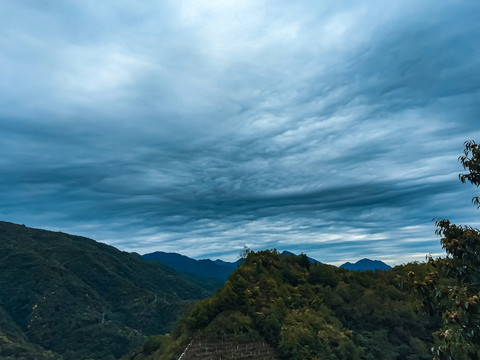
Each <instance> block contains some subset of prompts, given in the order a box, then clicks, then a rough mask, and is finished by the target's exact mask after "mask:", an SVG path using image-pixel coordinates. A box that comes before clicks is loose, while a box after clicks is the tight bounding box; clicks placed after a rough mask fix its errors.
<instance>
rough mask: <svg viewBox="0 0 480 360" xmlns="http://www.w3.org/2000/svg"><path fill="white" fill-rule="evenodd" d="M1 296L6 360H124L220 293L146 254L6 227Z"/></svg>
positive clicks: (0, 337)
mask: <svg viewBox="0 0 480 360" xmlns="http://www.w3.org/2000/svg"><path fill="white" fill-rule="evenodd" d="M0 289H1V291H0V358H9V357H11V358H12V359H13V358H15V359H17V358H21V357H22V356H24V357H25V358H26V359H32V358H34V357H33V356H29V355H28V354H35V358H38V359H43V358H54V357H55V356H56V354H57V355H58V354H61V355H62V357H63V358H64V359H90V358H91V359H114V358H119V357H121V356H122V355H124V354H126V353H128V352H129V351H131V350H132V349H134V348H137V347H139V346H142V344H143V343H144V341H145V339H146V336H148V335H151V334H158V333H160V334H161V333H165V332H167V331H169V330H170V327H171V325H172V323H173V322H174V321H176V320H177V318H178V316H179V314H181V313H184V312H185V310H186V308H187V307H188V306H189V305H190V304H191V303H192V301H193V300H196V299H200V298H204V297H207V296H209V295H210V294H211V293H212V292H213V291H214V288H213V287H211V286H209V284H208V283H205V284H204V285H199V284H198V283H196V282H194V281H192V280H189V279H186V278H185V277H183V276H181V275H179V274H178V273H176V272H175V271H174V270H173V269H171V268H168V267H166V266H164V265H161V264H159V263H148V262H145V261H144V260H143V259H142V258H141V256H140V255H138V254H134V253H126V252H122V251H119V250H117V249H115V248H114V247H112V246H108V245H105V244H102V243H98V242H96V241H94V240H91V239H87V238H84V237H79V236H72V235H67V234H64V233H57V232H51V231H45V230H38V229H32V228H28V227H25V226H22V225H15V224H12V223H6V222H0ZM22 354H23V355H22ZM57 357H58V356H57Z"/></svg>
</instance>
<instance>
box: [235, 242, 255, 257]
mask: <svg viewBox="0 0 480 360" xmlns="http://www.w3.org/2000/svg"><path fill="white" fill-rule="evenodd" d="M251 252H252V250H250V248H249V247H248V246H247V245H244V246H243V249H242V251H240V253H239V254H238V258H239V259H246V258H247V257H248V254H250V253H251Z"/></svg>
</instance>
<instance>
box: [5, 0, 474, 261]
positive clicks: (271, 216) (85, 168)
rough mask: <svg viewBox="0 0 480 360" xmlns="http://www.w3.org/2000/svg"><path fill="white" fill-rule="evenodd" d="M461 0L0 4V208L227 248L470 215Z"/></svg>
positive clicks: (387, 247) (353, 253)
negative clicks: (464, 179)
mask: <svg viewBox="0 0 480 360" xmlns="http://www.w3.org/2000/svg"><path fill="white" fill-rule="evenodd" d="M479 18H480V2H478V1H467V0H464V1H458V0H455V1H453V0H452V1H449V0H442V1H438V0H435V1H433V0H431V1H430V0H425V1H417V0H415V1H409V0H402V1H384V0H377V1H374V0H368V1H366V0H364V1H333V0H332V1H317V0H315V1H290V0H285V1H245V0H238V1H229V0H222V1H220V0H218V1H201V0H191V1H133V0H131V1H127V0H125V1H118V0H115V1H113V0H112V1H93V0H92V1H86V0H79V1H54V0H42V1H36V0H31V1H28V0H11V1H10V0H3V1H2V2H1V3H0V29H1V34H2V36H1V37H0V135H1V141H0V173H1V177H0V220H4V221H11V222H15V223H21V224H25V225H27V226H32V227H40V228H44V229H50V230H58V231H63V232H68V233H73V234H78V235H84V236H87V237H91V238H94V239H96V240H98V241H102V242H106V243H108V244H111V245H114V246H116V247H118V248H120V249H122V250H125V251H135V252H138V253H140V254H143V253H147V252H152V251H155V250H162V251H174V252H179V253H182V254H185V255H188V256H192V257H195V258H205V257H210V258H222V259H225V260H235V259H236V258H237V255H238V253H239V251H240V249H241V248H242V247H243V246H244V245H247V246H249V247H251V248H252V249H253V250H259V249H265V248H277V249H279V250H285V249H288V250H290V251H292V252H297V253H299V252H305V253H307V254H308V255H309V256H311V257H314V258H316V259H318V260H320V261H323V262H328V263H334V264H338V263H341V262H343V261H347V260H348V261H356V260H358V259H361V258H364V257H368V258H372V259H379V260H384V261H386V262H387V263H389V264H399V263H402V262H406V261H412V260H424V259H425V255H426V254H427V253H432V254H441V253H442V249H441V246H440V242H439V238H438V237H437V236H436V235H435V233H434V231H435V226H434V224H433V223H432V221H431V220H432V218H436V217H440V218H441V217H444V218H449V219H450V220H451V221H453V222H455V223H462V224H469V225H472V226H480V221H479V220H480V211H479V210H476V209H475V207H474V205H472V203H471V198H472V197H473V196H474V194H475V191H476V189H475V188H474V187H473V186H472V185H469V184H468V185H462V184H461V183H460V181H459V180H458V173H459V172H461V171H462V168H461V165H460V163H459V162H458V160H457V158H458V156H459V155H460V154H461V152H462V150H463V142H464V141H465V140H469V139H476V140H477V141H479V140H480V46H479V39H480V22H479Z"/></svg>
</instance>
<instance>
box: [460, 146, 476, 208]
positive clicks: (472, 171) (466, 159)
mask: <svg viewBox="0 0 480 360" xmlns="http://www.w3.org/2000/svg"><path fill="white" fill-rule="evenodd" d="M464 145H465V150H464V151H463V153H464V155H461V156H460V157H459V158H458V160H460V162H461V163H462V166H463V168H464V169H465V170H468V171H469V172H468V173H467V174H460V175H459V178H460V181H461V182H462V183H464V184H465V182H466V181H469V182H471V183H472V184H473V185H475V186H476V187H478V186H479V185H480V146H478V145H477V144H476V143H475V141H473V140H470V141H466V142H465V144H464ZM472 202H473V203H474V204H475V205H477V208H480V198H479V197H478V196H474V197H473V199H472Z"/></svg>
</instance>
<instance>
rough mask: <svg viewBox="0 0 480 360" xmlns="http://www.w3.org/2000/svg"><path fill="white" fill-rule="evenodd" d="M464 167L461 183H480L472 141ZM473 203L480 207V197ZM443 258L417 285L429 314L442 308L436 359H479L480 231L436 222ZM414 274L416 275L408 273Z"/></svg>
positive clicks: (463, 158) (467, 145)
mask: <svg viewBox="0 0 480 360" xmlns="http://www.w3.org/2000/svg"><path fill="white" fill-rule="evenodd" d="M459 160H460V162H461V163H462V165H463V168H464V169H465V170H468V171H469V172H468V173H466V174H460V175H459V177H460V180H461V181H462V183H465V182H467V181H469V182H471V183H472V184H473V185H475V186H477V187H478V186H479V185H480V149H479V147H478V145H477V144H476V143H475V142H474V141H467V142H465V150H464V155H462V156H460V157H459ZM472 201H473V203H474V204H475V205H477V207H479V208H480V200H479V197H474V198H473V200H472ZM436 225H437V230H436V233H437V235H440V236H441V237H442V238H441V240H440V241H441V244H442V247H443V248H444V249H445V251H446V253H447V256H446V257H445V258H439V259H433V258H432V257H430V258H429V265H431V266H432V268H433V271H432V272H431V273H430V274H428V275H427V276H426V277H425V278H424V279H423V281H421V282H417V283H415V285H416V289H417V290H418V291H419V292H420V293H421V295H422V300H423V303H424V305H425V306H426V308H427V310H428V312H429V313H434V312H440V313H441V314H442V320H443V325H442V329H440V330H439V331H438V332H437V333H435V334H434V335H435V336H436V340H437V345H436V346H435V347H434V348H433V349H432V350H433V355H434V359H439V360H444V359H445V360H457V359H458V360H460V359H461V360H467V359H479V358H480V299H479V298H480V231H479V230H477V229H474V228H472V227H469V226H459V225H454V224H451V223H450V221H449V220H446V219H442V220H437V221H436ZM409 275H410V276H412V277H413V276H414V274H413V273H411V274H409Z"/></svg>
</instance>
